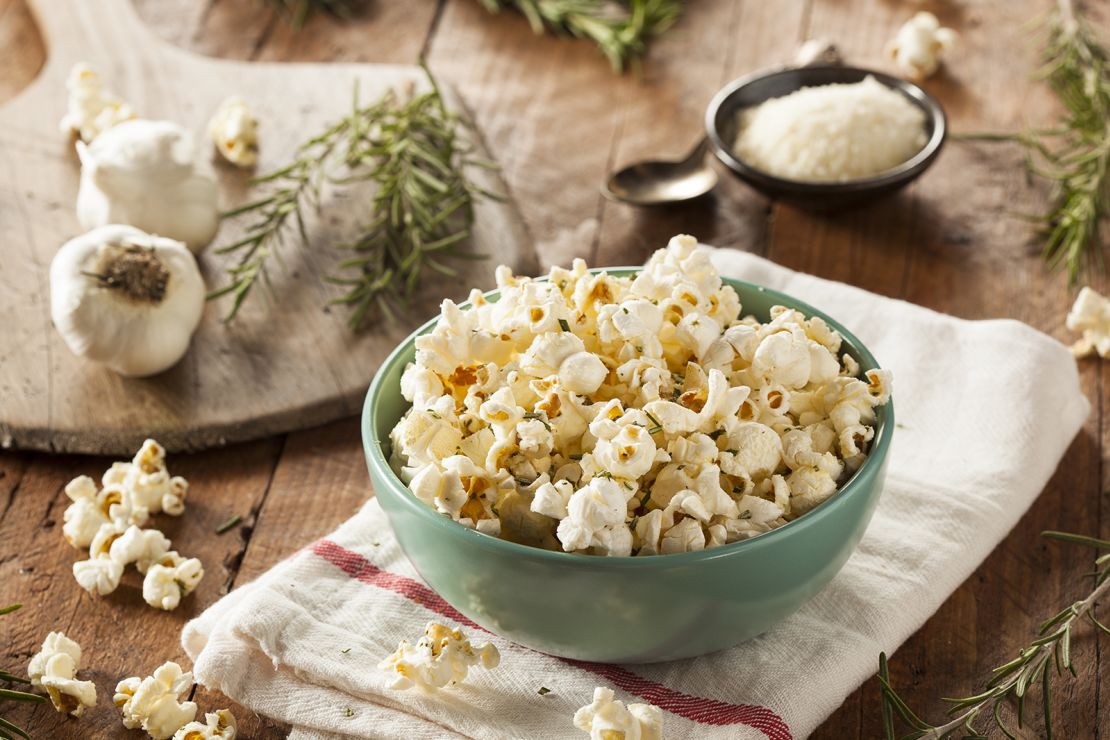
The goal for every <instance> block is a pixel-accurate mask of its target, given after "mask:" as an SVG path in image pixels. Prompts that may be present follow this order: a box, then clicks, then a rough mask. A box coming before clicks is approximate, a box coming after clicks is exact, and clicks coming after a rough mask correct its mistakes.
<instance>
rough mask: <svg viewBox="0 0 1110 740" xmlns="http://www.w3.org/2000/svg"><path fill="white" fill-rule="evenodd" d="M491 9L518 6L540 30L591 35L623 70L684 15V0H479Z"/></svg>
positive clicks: (558, 33)
mask: <svg viewBox="0 0 1110 740" xmlns="http://www.w3.org/2000/svg"><path fill="white" fill-rule="evenodd" d="M479 1H480V2H481V3H482V5H484V6H485V7H486V9H487V10H489V11H490V12H491V13H497V12H500V11H501V10H502V9H503V8H513V9H514V10H517V11H519V12H520V13H521V14H523V15H524V17H525V18H527V19H528V22H529V23H530V24H531V26H532V30H533V31H534V32H536V33H537V34H540V33H543V32H544V31H545V30H546V31H549V32H551V33H554V34H557V35H564V36H575V37H578V38H587V39H590V40H591V41H593V42H594V43H595V44H597V46H598V48H600V49H601V52H602V53H603V54H605V56H606V57H607V58H608V59H609V63H610V64H612V65H613V69H614V70H616V71H618V72H620V71H622V70H623V69H624V67H625V65H626V64H628V63H629V62H630V61H634V60H637V59H639V58H640V57H641V56H643V54H644V52H645V51H646V50H647V44H648V41H650V40H651V39H652V38H654V37H656V36H658V35H660V34H661V33H663V32H664V31H666V30H667V29H668V28H670V27H671V26H672V25H673V24H674V22H675V21H676V20H678V16H679V15H680V14H681V13H682V3H681V2H680V1H679V0H627V2H616V0H479Z"/></svg>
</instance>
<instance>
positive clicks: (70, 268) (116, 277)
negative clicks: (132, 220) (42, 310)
mask: <svg viewBox="0 0 1110 740" xmlns="http://www.w3.org/2000/svg"><path fill="white" fill-rule="evenodd" d="M204 295H205V290H204V281H203V280H202V279H201V276H200V271H199V270H198V269H197V263H196V259H194V257H193V255H192V254H191V253H190V252H189V250H188V249H186V248H185V245H184V244H182V243H181V242H176V241H173V240H172V239H166V238H163V237H159V236H152V235H150V234H145V233H143V232H142V231H140V230H139V229H136V228H135V227H133V226H124V225H120V224H113V225H109V226H102V227H100V228H99V229H94V230H92V231H90V232H89V233H87V234H83V235H82V236H79V237H77V238H75V239H71V240H70V241H68V242H66V243H65V244H64V245H63V246H62V248H61V249H59V250H58V253H57V254H56V255H55V256H54V261H53V262H52V263H51V264H50V313H51V317H52V318H53V320H54V326H56V327H57V328H58V332H59V333H60V334H61V335H62V339H64V340H65V342H66V344H67V345H68V346H69V348H70V349H71V350H72V351H73V353H74V354H76V355H79V356H82V357H87V358H89V359H90V360H93V361H95V362H100V363H103V364H105V365H107V366H108V367H110V368H111V369H112V370H114V371H116V372H117V373H119V374H120V375H124V376H129V377H141V376H146V375H154V374H155V373H160V372H162V371H163V370H166V369H167V368H169V367H170V366H172V365H174V364H175V363H176V362H177V361H178V360H180V359H181V357H182V356H183V355H184V354H185V351H186V350H187V349H188V348H189V340H190V339H191V338H192V336H193V332H194V331H195V330H196V328H197V324H199V323H200V317H201V314H202V313H203V312H204Z"/></svg>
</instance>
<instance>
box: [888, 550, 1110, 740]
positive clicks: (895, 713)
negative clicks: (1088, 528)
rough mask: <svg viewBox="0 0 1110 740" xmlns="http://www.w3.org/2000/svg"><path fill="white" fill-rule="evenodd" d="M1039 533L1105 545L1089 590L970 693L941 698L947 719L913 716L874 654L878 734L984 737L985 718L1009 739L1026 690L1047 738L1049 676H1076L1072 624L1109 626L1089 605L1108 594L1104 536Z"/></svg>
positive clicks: (1020, 722) (1022, 720)
mask: <svg viewBox="0 0 1110 740" xmlns="http://www.w3.org/2000/svg"><path fill="white" fill-rule="evenodd" d="M1043 534H1044V536H1045V537H1048V538H1050V539H1054V540H1060V541H1063V542H1070V543H1073V544H1078V545H1084V546H1087V547H1092V548H1094V549H1095V550H1098V551H1106V552H1104V553H1101V554H1099V556H1098V557H1097V558H1096V559H1095V571H1094V572H1093V573H1090V574H1088V575H1090V576H1092V577H1093V578H1094V584H1093V585H1092V586H1091V591H1090V593H1088V594H1087V596H1086V597H1084V598H1083V599H1081V600H1079V601H1076V602H1074V603H1072V604H1070V605H1068V606H1067V607H1065V608H1064V609H1062V610H1060V611H1059V612H1058V613H1056V614H1055V615H1054V616H1052V617H1050V618H1049V619H1047V620H1045V621H1044V622H1042V623H1041V625H1040V627H1039V628H1038V630H1037V637H1036V638H1035V639H1033V640H1031V641H1030V642H1029V644H1028V645H1026V646H1025V647H1023V648H1021V649H1020V650H1019V651H1018V652H1017V655H1016V657H1014V659H1013V660H1011V661H1010V662H1008V663H1005V664H1003V665H1000V666H998V667H997V668H995V669H994V670H993V671H992V672H991V677H990V678H989V679H988V680H987V683H986V686H985V687H984V689H983V690H982V691H981V692H980V693H978V694H975V695H973V696H968V697H963V698H958V699H945V700H944V701H946V702H948V703H949V704H951V709H950V710H949V715H950V716H951V719H950V720H949V721H947V722H945V723H943V724H940V725H932V724H929V723H928V722H927V721H925V720H924V719H922V718H921V717H920V716H918V715H917V714H916V713H915V712H914V711H913V710H912V709H911V708H910V707H909V705H908V704H907V703H906V702H905V700H903V699H902V698H901V697H900V696H899V695H898V692H897V691H896V690H895V689H894V686H893V685H892V684H891V682H890V673H889V670H888V667H887V659H886V655H885V654H880V655H879V690H880V692H881V695H882V696H881V699H882V721H883V730H884V733H885V734H884V736H885V737H886V738H887V740H897V739H898V738H899V737H901V738H913V739H914V740H917V739H919V738H927V739H931V740H941V739H942V738H956V737H960V738H982V737H986V736H985V735H984V734H983V733H982V732H981V731H980V730H979V729H978V726H979V725H980V724H981V723H982V722H983V721H986V722H991V723H993V724H994V726H995V728H996V729H997V730H998V731H999V732H1001V733H1002V734H1003V735H1004V736H1006V737H1007V738H1010V739H1011V740H1014V738H1016V737H1018V736H1019V734H1018V733H1019V732H1022V733H1024V730H1022V729H1020V728H1024V727H1025V725H1026V717H1025V714H1026V711H1025V710H1026V704H1027V703H1030V702H1032V701H1033V700H1032V698H1031V696H1032V695H1033V694H1035V693H1037V692H1040V697H1039V704H1040V705H1041V716H1042V721H1043V722H1044V726H1045V733H1046V737H1048V738H1052V736H1053V735H1052V733H1053V720H1052V711H1051V706H1052V686H1053V680H1054V679H1056V678H1057V677H1060V676H1062V675H1063V673H1064V671H1068V672H1070V673H1071V674H1072V676H1073V677H1074V676H1077V673H1076V670H1075V666H1074V665H1073V663H1072V658H1071V644H1072V641H1073V640H1074V639H1075V637H1074V630H1075V628H1076V627H1078V626H1079V625H1080V624H1081V623H1082V622H1084V621H1087V622H1089V623H1090V624H1091V625H1092V626H1093V627H1094V628H1095V629H1097V630H1100V631H1102V632H1105V633H1107V634H1110V627H1108V626H1107V625H1106V624H1105V623H1104V622H1102V621H1101V620H1099V618H1098V617H1097V616H1096V615H1095V605H1096V603H1097V602H1098V601H1099V600H1105V599H1106V598H1107V596H1108V594H1110V540H1100V539H1095V538H1093V537H1084V536H1082V535H1077V534H1070V533H1067V532H1044V533H1043ZM1005 712H1013V713H1014V714H1016V719H1017V728H1019V729H1017V730H1015V728H1014V727H1013V726H1011V725H1010V724H1008V723H1007V721H1006V719H1004V718H1003V714H1004V713H1005ZM896 720H900V721H901V722H902V723H903V724H904V725H906V726H907V727H909V728H910V732H909V733H908V734H904V735H898V734H897V733H896V731H895V722H896Z"/></svg>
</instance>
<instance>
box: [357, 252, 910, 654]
mask: <svg viewBox="0 0 1110 740" xmlns="http://www.w3.org/2000/svg"><path fill="white" fill-rule="evenodd" d="M497 285H498V290H496V291H493V292H490V293H485V294H483V293H481V292H479V291H472V293H471V295H470V299H469V301H468V302H467V303H464V304H462V305H456V304H455V303H453V302H452V301H449V300H447V301H444V302H443V305H442V311H441V314H440V316H438V317H437V318H435V319H433V320H432V321H430V322H428V324H426V325H425V326H423V327H422V328H421V329H419V330H418V331H417V332H415V333H414V334H413V335H412V336H411V337H409V338H408V339H407V340H406V341H405V342H404V343H402V344H401V346H399V347H398V348H397V349H396V350H395V351H394V352H393V353H392V354H391V355H390V356H389V357H388V358H387V359H386V360H385V362H384V363H383V365H382V367H381V369H380V370H379V371H378V373H377V375H376V376H375V378H374V381H373V383H372V384H371V386H370V390H369V393H368V395H367V399H366V404H365V408H364V412H363V419H362V434H363V443H364V446H365V451H366V457H367V461H368V466H369V470H370V475H371V479H372V481H373V484H374V489H375V491H376V494H377V497H378V499H379V502H380V504H381V506H382V509H383V510H384V511H385V513H386V515H387V516H388V518H389V521H390V524H391V526H392V528H393V530H394V532H395V533H396V535H397V539H398V542H399V543H400V545H401V547H402V549H403V550H404V552H405V554H406V555H407V556H408V558H409V560H410V561H411V562H412V563H413V565H414V566H415V567H416V569H417V570H418V571H419V573H420V574H421V576H422V577H423V578H424V579H425V580H426V581H427V582H428V584H429V585H430V586H431V587H432V588H433V589H435V590H436V591H437V592H438V593H439V594H440V595H442V596H443V598H444V599H446V600H447V601H448V602H449V603H450V604H452V605H453V606H454V607H455V608H457V609H458V610H459V611H460V612H462V613H463V614H465V615H466V616H467V617H469V618H470V619H472V620H474V621H475V622H477V623H478V624H480V625H482V626H483V627H485V628H487V629H489V630H490V631H492V632H495V633H497V634H499V635H502V636H503V637H506V638H508V639H510V640H513V641H514V642H517V643H519V644H522V645H525V646H528V647H530V648H534V649H536V650H540V651H542V652H545V653H550V654H553V655H558V656H562V657H567V658H573V659H580V660H591V661H601V662H651V661H661V660H671V659H677V658H683V657H690V656H695V655H701V654H704V653H708V652H712V651H714V650H719V649H722V648H725V647H729V646H731V645H735V644H737V643H739V642H742V641H744V640H746V639H749V638H751V637H754V636H756V635H758V634H760V633H762V632H764V631H766V630H767V629H769V628H771V627H773V626H774V625H776V624H778V623H779V622H781V621H782V620H783V619H785V618H786V617H787V616H789V615H790V614H791V613H793V612H794V611H795V610H797V609H798V608H799V607H800V606H801V605H802V604H803V603H805V602H806V600H808V599H809V598H811V597H812V596H813V595H815V594H816V593H817V592H818V591H820V590H821V589H822V588H823V587H824V586H825V585H826V584H827V583H828V582H829V580H831V579H832V577H833V576H834V575H835V574H836V573H837V571H839V570H840V568H841V566H842V565H843V564H844V562H845V561H846V560H847V559H848V556H849V555H850V554H851V553H852V551H853V549H854V548H855V546H856V544H857V543H858V542H859V540H860V538H861V537H862V536H863V532H864V530H865V529H866V527H867V524H868V522H869V521H870V518H871V514H872V512H873V511H874V508H875V505H876V504H877V502H878V498H879V494H880V491H881V488H882V482H883V478H884V475H885V470H886V463H887V458H888V451H889V448H890V439H891V436H892V434H893V430H894V412H893V406H892V404H891V402H890V383H891V377H890V373H889V371H886V370H882V369H880V368H879V366H878V363H877V362H876V360H875V358H874V357H873V356H872V355H871V353H870V352H869V351H868V350H867V348H866V347H864V346H863V345H862V344H861V343H860V342H859V341H858V340H857V339H856V338H855V337H853V336H852V334H851V333H850V332H848V331H847V330H846V329H845V328H844V327H842V326H841V325H840V324H838V323H837V322H836V321H835V320H833V319H832V318H830V317H828V316H826V315H824V314H823V313H821V312H820V311H818V310H817V309H815V308H812V307H810V306H808V305H806V304H805V303H802V302H801V301H799V300H797V299H795V298H792V297H790V296H787V295H784V294H782V293H778V292H776V291H772V290H768V289H765V288H762V287H759V286H756V285H753V284H749V283H744V282H741V281H736V280H729V279H722V278H721V277H720V276H719V275H718V273H717V271H716V269H715V268H714V267H713V265H712V264H711V262H710V260H709V254H708V251H707V250H705V249H703V248H701V247H699V246H698V244H697V242H696V240H695V239H694V238H693V237H689V236H679V237H675V238H674V239H672V240H671V242H670V244H669V245H668V246H667V247H666V248H665V249H661V250H659V251H658V252H656V253H655V254H654V255H653V256H652V257H651V259H650V260H649V261H648V262H647V264H646V265H645V266H644V267H643V268H612V269H606V270H589V269H587V266H586V264H585V263H584V262H583V261H582V260H575V262H574V264H573V266H572V267H571V268H570V269H563V268H559V267H556V268H553V269H552V270H551V273H550V274H549V275H548V276H547V277H546V278H541V279H532V278H525V277H517V276H514V275H512V273H511V271H510V270H509V269H508V268H506V267H499V268H498V269H497Z"/></svg>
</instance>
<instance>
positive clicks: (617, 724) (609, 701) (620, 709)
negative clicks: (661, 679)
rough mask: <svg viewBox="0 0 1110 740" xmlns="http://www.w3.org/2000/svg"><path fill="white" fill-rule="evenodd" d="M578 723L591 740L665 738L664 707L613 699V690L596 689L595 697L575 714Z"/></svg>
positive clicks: (579, 727) (649, 739)
mask: <svg viewBox="0 0 1110 740" xmlns="http://www.w3.org/2000/svg"><path fill="white" fill-rule="evenodd" d="M574 726H575V727H577V728H578V729H580V730H582V731H583V732H587V733H589V735H590V738H591V740H662V737H663V710H661V709H660V708H659V707H657V706H655V705H653V704H629V705H628V706H627V707H626V706H625V705H624V702H622V701H616V700H614V699H613V690H612V689H607V688H605V687H603V686H598V687H597V688H595V689H594V700H593V702H591V703H590V704H587V705H586V706H584V707H582V708H581V709H579V710H578V711H577V712H575V713H574Z"/></svg>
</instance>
